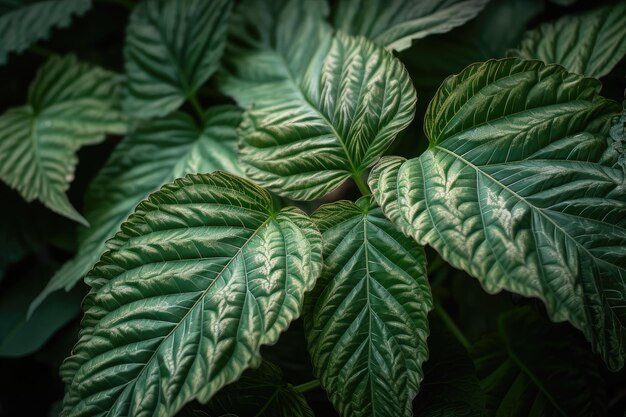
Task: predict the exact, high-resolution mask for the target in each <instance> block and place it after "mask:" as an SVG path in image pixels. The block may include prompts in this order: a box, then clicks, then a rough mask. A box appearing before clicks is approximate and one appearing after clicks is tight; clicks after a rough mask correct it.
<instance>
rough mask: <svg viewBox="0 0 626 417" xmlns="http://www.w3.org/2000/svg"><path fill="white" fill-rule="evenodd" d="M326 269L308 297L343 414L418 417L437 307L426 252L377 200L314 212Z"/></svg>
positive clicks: (319, 352)
mask: <svg viewBox="0 0 626 417" xmlns="http://www.w3.org/2000/svg"><path fill="white" fill-rule="evenodd" d="M313 220H314V221H315V222H316V223H317V225H318V227H319V229H320V231H321V232H322V237H323V240H324V251H323V252H324V268H323V271H322V275H321V277H320V279H319V281H318V284H317V286H316V287H315V290H314V291H313V292H312V293H311V294H310V295H309V296H307V298H306V307H305V328H306V332H307V339H308V345H309V350H310V352H311V358H312V361H313V369H314V372H315V374H316V375H317V376H318V377H319V378H320V380H321V382H322V386H323V387H324V388H325V389H326V391H327V392H328V395H329V397H330V399H331V401H332V402H333V404H334V405H335V408H337V410H338V411H339V412H340V414H341V415H342V416H351V417H356V416H411V415H412V414H411V401H412V400H413V398H414V397H415V395H416V393H417V390H418V387H419V383H420V381H421V380H422V376H423V374H422V369H421V364H422V362H423V361H424V360H426V358H427V356H428V353H427V347H426V337H427V336H428V320H427V315H428V311H429V310H431V309H432V298H431V294H430V287H429V285H428V282H427V280H426V258H425V255H424V250H423V249H422V248H421V247H420V246H418V245H417V244H415V242H413V241H412V240H411V239H409V238H407V237H405V236H404V235H403V234H402V233H401V232H400V231H399V230H398V229H396V227H395V226H394V225H393V224H392V223H391V222H390V221H389V220H387V219H386V218H385V217H384V216H383V213H382V211H381V210H380V208H378V207H376V205H375V204H374V202H373V199H372V198H371V197H363V198H361V199H360V200H359V201H357V202H356V204H355V203H352V202H349V201H341V202H337V203H333V204H328V205H324V206H322V207H321V208H320V209H318V210H317V211H316V212H315V213H314V214H313Z"/></svg>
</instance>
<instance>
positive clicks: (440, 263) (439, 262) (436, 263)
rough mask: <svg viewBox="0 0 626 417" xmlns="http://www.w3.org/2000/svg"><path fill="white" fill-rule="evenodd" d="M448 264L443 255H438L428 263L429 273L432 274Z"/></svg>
mask: <svg viewBox="0 0 626 417" xmlns="http://www.w3.org/2000/svg"><path fill="white" fill-rule="evenodd" d="M445 265H446V262H445V261H444V260H443V259H442V258H441V256H439V255H437V257H436V258H435V259H434V260H433V261H432V262H431V263H430V264H429V265H428V272H427V274H428V275H432V274H434V273H435V272H437V271H438V270H440V269H441V268H442V267H444V266H445Z"/></svg>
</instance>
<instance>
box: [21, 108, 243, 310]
mask: <svg viewBox="0 0 626 417" xmlns="http://www.w3.org/2000/svg"><path fill="white" fill-rule="evenodd" d="M240 121H241V112H240V111H239V110H237V108H235V107H233V106H220V107H213V108H211V109H209V110H208V111H207V113H206V115H205V120H204V128H203V129H202V130H201V129H199V128H198V127H196V125H195V123H194V121H193V119H192V118H191V117H190V116H188V115H186V114H184V113H173V114H171V115H169V116H166V117H165V118H162V119H157V120H153V121H151V122H149V123H145V124H143V125H141V126H140V127H139V128H138V129H137V130H136V131H135V132H133V133H132V134H130V135H129V137H127V138H126V139H125V140H124V141H123V142H121V143H120V144H119V145H118V146H117V147H116V148H115V150H114V151H113V154H112V155H111V157H110V159H109V160H108V162H107V163H106V165H105V166H104V168H103V169H102V170H101V171H100V172H99V173H98V175H97V177H96V178H95V179H94V180H93V182H92V183H91V184H90V186H89V188H88V190H87V195H86V197H85V200H86V202H85V216H86V218H87V221H89V224H90V225H91V227H89V228H81V229H80V233H79V236H78V240H79V242H78V243H79V245H78V253H77V254H76V256H75V257H74V258H73V259H72V260H70V261H68V262H67V263H66V264H65V265H63V267H62V268H61V269H60V270H58V271H57V272H56V274H55V275H54V276H53V277H52V279H51V280H50V282H49V283H48V285H47V286H46V288H45V289H44V290H43V292H42V293H41V294H40V295H39V296H38V297H37V298H36V299H35V301H33V303H32V305H31V307H30V310H31V312H32V311H34V310H35V309H36V308H37V306H38V305H39V303H40V302H41V301H43V300H44V299H45V298H46V297H47V296H48V295H49V294H51V293H52V292H54V291H57V290H60V289H65V290H66V291H68V290H69V289H71V288H72V287H73V286H74V285H76V283H77V282H79V281H80V280H81V279H82V278H83V277H84V276H85V274H87V272H89V270H90V269H91V268H92V267H93V266H94V264H95V263H96V262H97V261H98V259H99V258H100V255H102V253H103V252H104V250H105V247H104V243H105V242H106V241H107V240H108V239H110V238H111V237H113V235H114V234H115V232H116V231H117V230H118V229H119V226H120V224H122V222H123V221H124V220H126V219H127V218H128V216H129V215H130V214H131V213H132V212H133V210H134V208H135V206H137V204H139V202H141V200H143V199H145V198H146V197H147V196H148V195H149V194H150V193H151V192H154V191H156V190H158V189H159V188H160V187H161V186H162V185H163V184H165V183H167V182H169V181H172V180H174V179H175V178H177V177H182V176H184V175H186V174H192V173H201V172H202V173H208V172H213V171H218V170H221V171H227V172H230V173H233V174H241V170H240V168H239V166H238V164H237V162H236V154H235V143H236V137H237V135H236V132H235V129H236V127H237V126H238V125H239V123H240Z"/></svg>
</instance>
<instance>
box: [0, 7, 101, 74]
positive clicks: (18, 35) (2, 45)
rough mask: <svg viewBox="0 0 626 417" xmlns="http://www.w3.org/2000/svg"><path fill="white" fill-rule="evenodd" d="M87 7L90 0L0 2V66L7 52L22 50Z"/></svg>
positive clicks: (65, 25)
mask: <svg viewBox="0 0 626 417" xmlns="http://www.w3.org/2000/svg"><path fill="white" fill-rule="evenodd" d="M89 8H91V0H19V1H16V0H0V64H4V63H5V61H6V55H7V54H8V53H9V52H22V51H24V50H25V49H26V48H28V47H29V46H31V45H32V44H34V43H35V42H37V41H39V40H41V39H44V38H47V37H48V36H49V34H50V31H51V29H53V28H55V27H67V26H69V24H70V22H71V20H72V16H73V15H77V16H79V15H81V14H83V13H85V12H86V11H87V10H89Z"/></svg>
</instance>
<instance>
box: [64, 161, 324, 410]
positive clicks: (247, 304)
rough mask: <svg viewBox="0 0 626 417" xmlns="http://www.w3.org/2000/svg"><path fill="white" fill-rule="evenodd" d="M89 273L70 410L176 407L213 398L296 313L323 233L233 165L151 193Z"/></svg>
mask: <svg viewBox="0 0 626 417" xmlns="http://www.w3.org/2000/svg"><path fill="white" fill-rule="evenodd" d="M109 247H110V249H111V250H110V251H109V252H107V253H105V254H104V255H103V256H102V258H101V261H100V262H99V263H98V264H97V265H96V266H95V267H94V269H93V270H92V271H91V273H90V274H89V275H88V277H87V280H86V281H87V283H88V284H89V285H91V286H92V291H91V293H90V294H89V296H88V297H87V299H86V300H85V302H84V308H85V317H84V319H83V322H82V329H81V333H80V336H79V342H78V344H77V345H76V346H75V348H74V350H73V355H72V356H71V357H70V358H68V359H67V360H66V361H65V363H64V365H63V368H62V376H63V378H64V381H65V382H66V385H67V390H66V396H65V400H64V411H63V413H62V415H64V416H86V415H100V414H102V413H106V414H107V415H109V416H122V415H124V416H125V415H134V416H138V415H143V414H148V415H173V414H174V413H176V411H178V410H179V409H181V408H182V406H183V405H184V404H185V403H186V402H188V401H191V400H193V399H197V400H199V401H200V402H206V401H208V400H209V399H210V398H211V397H212V396H213V395H214V394H215V393H216V392H217V391H218V390H219V389H220V388H221V387H223V386H224V385H226V384H228V383H230V382H233V381H235V380H236V379H238V378H239V376H240V375H241V373H242V372H243V371H244V370H245V369H246V368H248V367H250V366H255V365H258V364H260V355H259V348H260V346H261V345H263V344H272V343H275V342H276V340H277V339H278V336H279V334H280V332H281V331H283V330H285V329H286V328H287V326H288V325H289V323H290V322H291V321H292V320H293V319H295V318H296V317H298V315H299V314H300V308H301V305H302V299H303V296H304V292H305V291H307V290H310V289H311V288H312V287H313V286H314V284H315V280H316V277H317V275H318V274H319V272H320V269H321V238H320V235H319V232H318V231H317V229H316V228H315V225H314V224H313V223H312V222H311V221H310V219H309V218H308V217H307V216H306V215H304V214H303V213H302V212H300V211H299V210H297V209H295V208H287V209H283V210H280V211H276V210H275V209H274V207H273V204H272V200H271V197H270V195H269V194H268V193H267V192H265V191H264V190H263V189H261V188H259V187H257V186H256V185H254V184H252V183H250V182H248V181H245V180H243V179H240V178H238V177H234V176H232V175H228V174H224V173H214V174H208V175H189V176H187V177H185V178H182V179H178V180H176V181H174V182H173V183H170V184H168V185H166V186H164V187H163V188H162V189H161V190H160V191H159V192H157V193H155V194H153V195H151V196H150V198H149V199H148V200H146V201H144V202H142V203H141V204H140V205H139V206H138V207H137V210H136V212H135V213H134V214H133V215H132V216H131V217H130V218H129V219H128V221H126V222H125V223H124V224H123V225H122V226H121V231H120V232H119V233H118V234H117V235H116V236H115V238H113V239H112V240H110V241H109Z"/></svg>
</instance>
